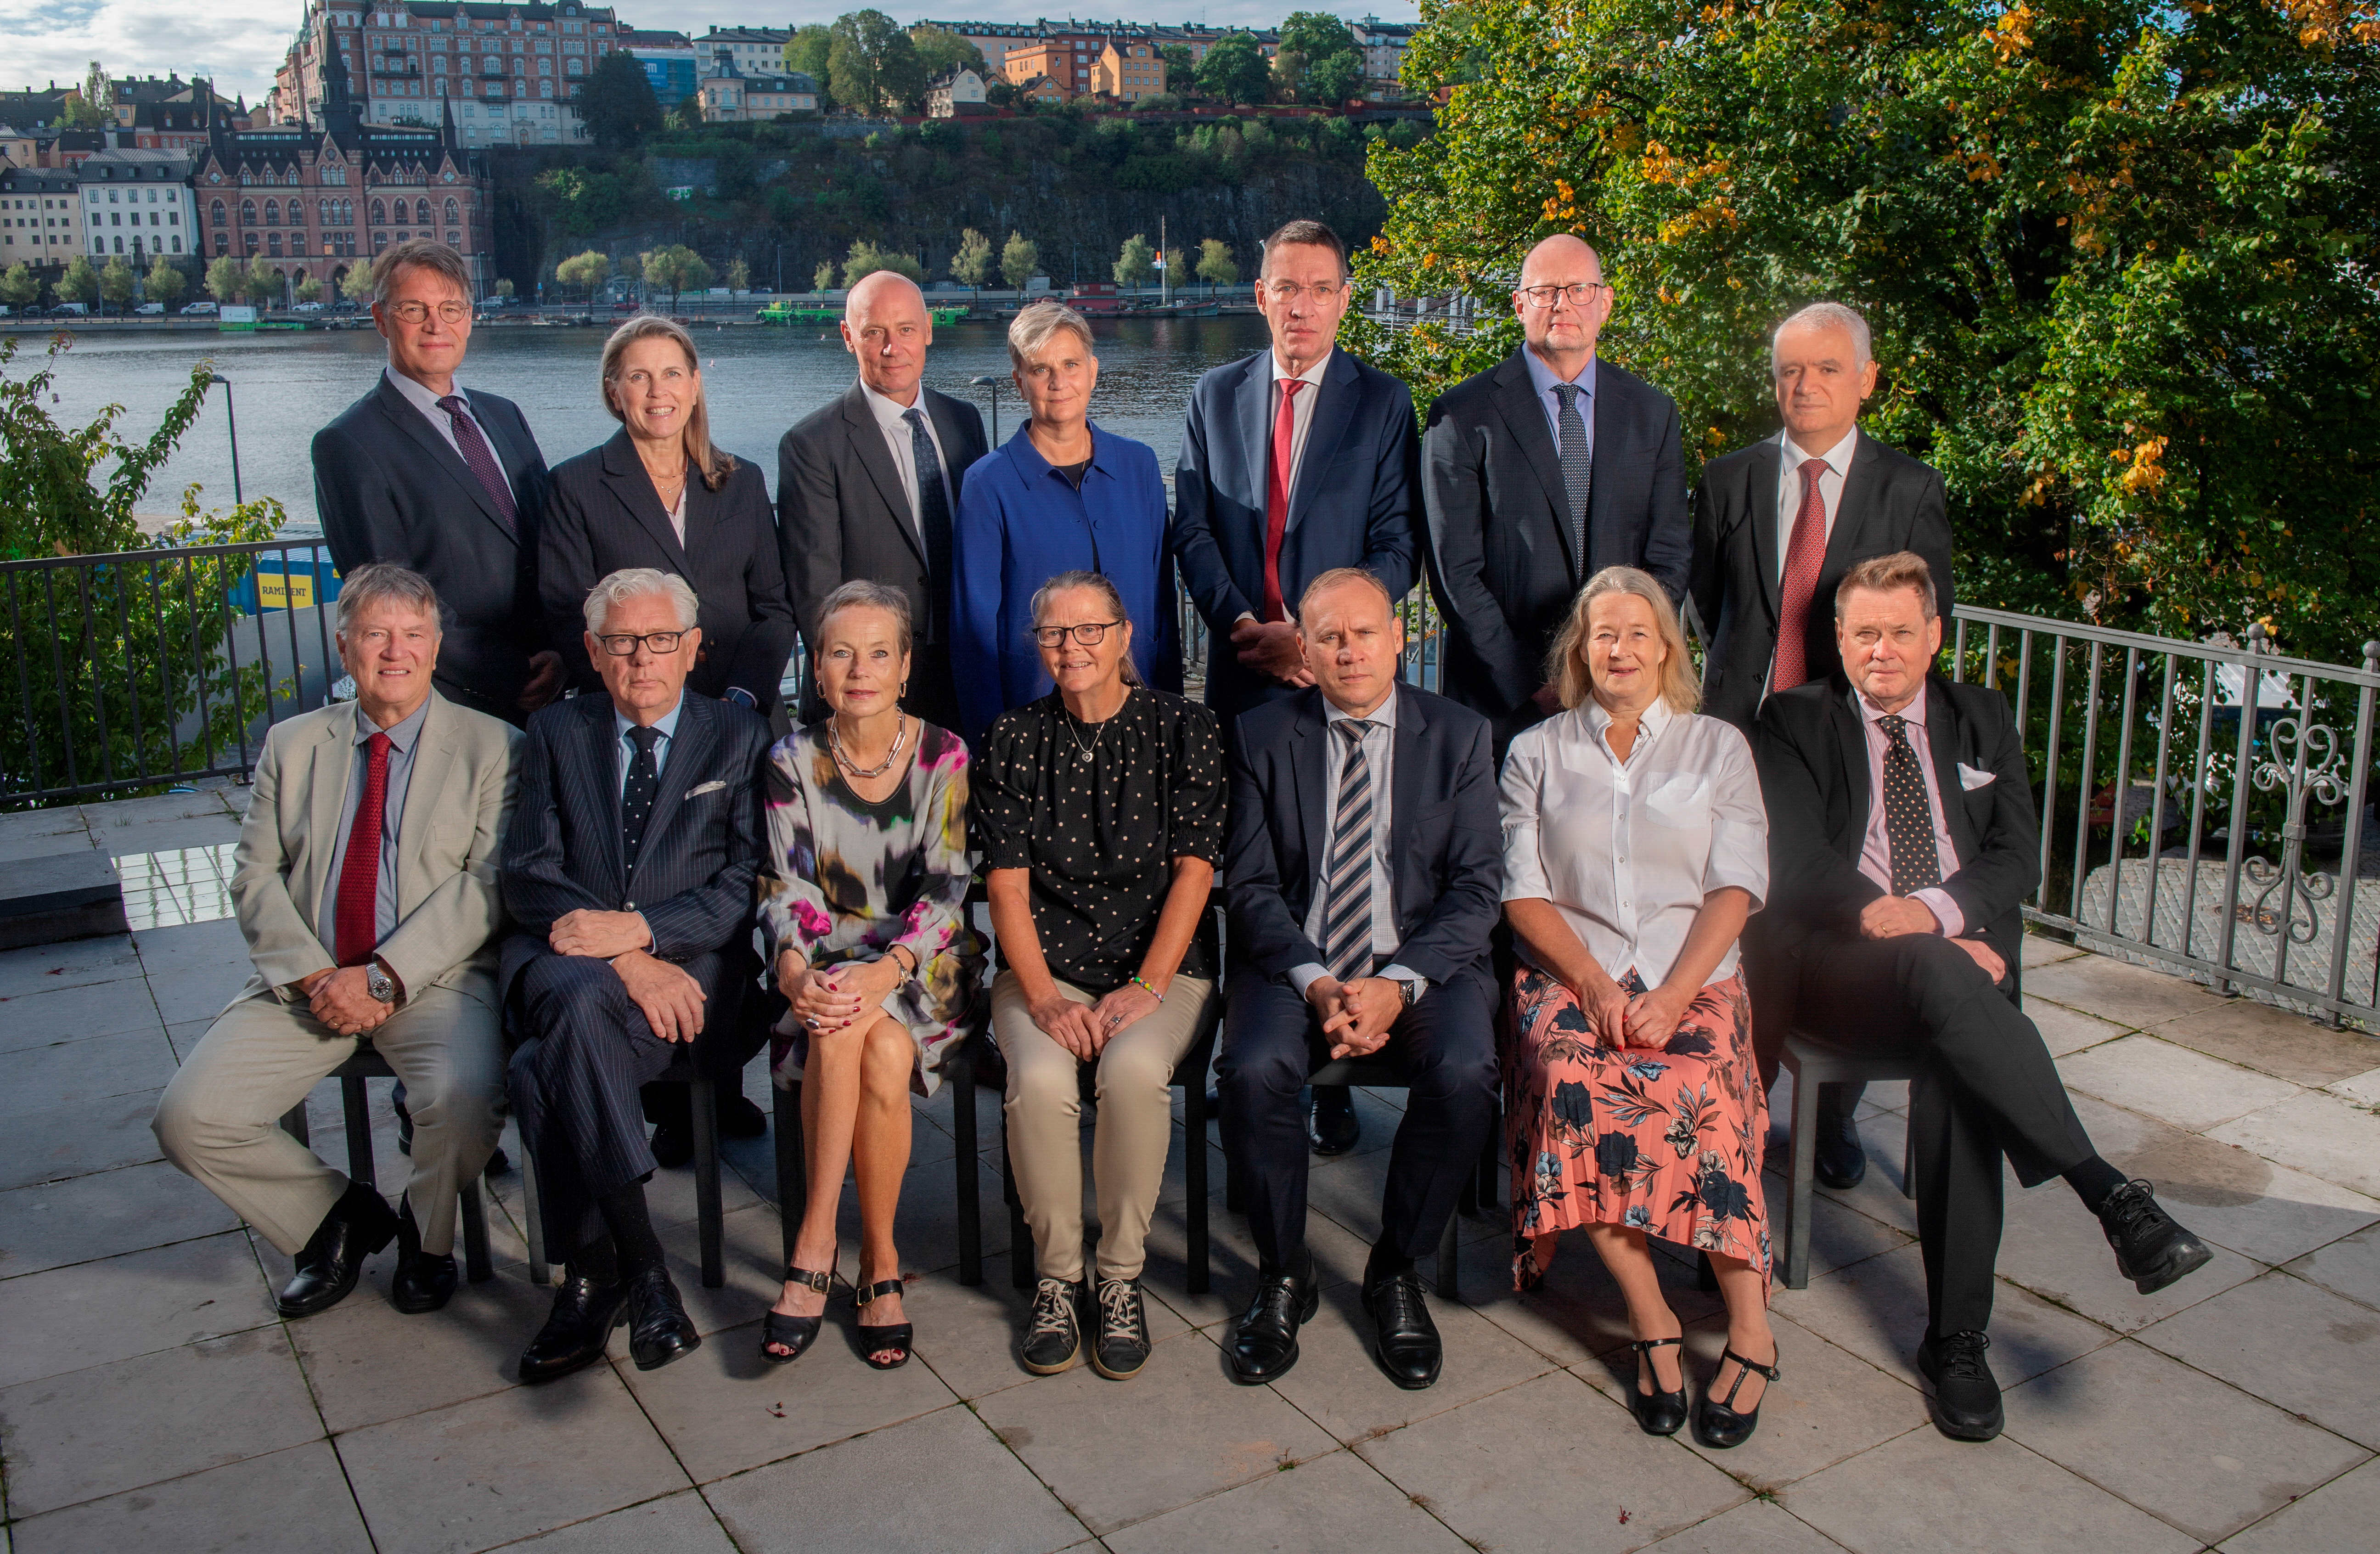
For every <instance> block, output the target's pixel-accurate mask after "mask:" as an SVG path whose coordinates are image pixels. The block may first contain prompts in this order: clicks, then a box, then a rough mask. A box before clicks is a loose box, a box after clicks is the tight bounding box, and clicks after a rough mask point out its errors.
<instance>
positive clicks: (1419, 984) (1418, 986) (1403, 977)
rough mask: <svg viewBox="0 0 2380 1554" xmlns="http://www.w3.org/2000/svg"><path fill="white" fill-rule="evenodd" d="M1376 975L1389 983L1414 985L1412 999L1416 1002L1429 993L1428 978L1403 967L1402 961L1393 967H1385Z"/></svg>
mask: <svg viewBox="0 0 2380 1554" xmlns="http://www.w3.org/2000/svg"><path fill="white" fill-rule="evenodd" d="M1378 975H1380V976H1382V977H1387V978H1388V979H1389V980H1390V981H1391V982H1411V983H1413V984H1414V985H1415V986H1414V998H1415V1001H1416V1002H1418V1001H1419V1000H1420V998H1421V995H1422V994H1424V993H1426V992H1427V991H1429V978H1428V977H1424V976H1423V975H1422V974H1421V973H1420V972H1418V971H1415V969H1414V968H1413V967H1411V966H1409V965H1405V964H1404V963H1403V961H1398V962H1396V963H1395V964H1394V965H1390V966H1387V967H1385V968H1384V969H1383V970H1381V971H1380V972H1379V974H1378Z"/></svg>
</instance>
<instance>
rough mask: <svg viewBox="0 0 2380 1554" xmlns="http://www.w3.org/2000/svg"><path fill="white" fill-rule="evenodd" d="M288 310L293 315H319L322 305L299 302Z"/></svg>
mask: <svg viewBox="0 0 2380 1554" xmlns="http://www.w3.org/2000/svg"><path fill="white" fill-rule="evenodd" d="M290 311H291V312H293V313H319V312H321V311H322V304H321V303H320V302H300V303H299V304H297V306H296V307H295V308H292V309H290Z"/></svg>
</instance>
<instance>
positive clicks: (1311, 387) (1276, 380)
mask: <svg viewBox="0 0 2380 1554" xmlns="http://www.w3.org/2000/svg"><path fill="white" fill-rule="evenodd" d="M1337 348H1338V347H1336V346H1333V347H1331V349H1332V350H1336V349H1337ZM1330 354H1331V353H1330V351H1324V352H1323V353H1322V358H1321V359H1320V360H1318V361H1317V362H1316V363H1315V364H1314V365H1313V366H1311V367H1309V368H1307V369H1306V370H1305V371H1303V372H1300V373H1297V374H1295V376H1296V378H1297V381H1298V382H1301V383H1304V384H1305V387H1304V388H1302V389H1299V390H1298V391H1297V398H1296V401H1295V402H1294V403H1293V404H1292V405H1291V406H1290V407H1289V493H1288V494H1289V496H1290V497H1291V498H1295V497H1296V495H1297V472H1298V471H1299V470H1300V469H1302V468H1304V467H1305V434H1306V433H1307V432H1309V431H1313V430H1314V399H1315V396H1316V395H1318V394H1320V393H1321V392H1322V374H1323V373H1324V372H1326V371H1328V370H1330ZM1265 362H1266V364H1267V365H1268V366H1269V367H1270V368H1271V369H1272V378H1271V380H1270V381H1271V383H1272V395H1271V397H1270V398H1269V400H1267V401H1266V405H1265V411H1266V413H1265V469H1266V471H1267V474H1266V480H1267V482H1268V484H1269V482H1270V480H1271V474H1270V471H1271V468H1272V429H1273V423H1274V422H1276V421H1278V420H1280V419H1281V393H1282V390H1281V382H1282V380H1283V379H1286V378H1288V377H1290V376H1291V374H1290V373H1287V372H1284V371H1282V370H1281V357H1280V356H1279V354H1278V353H1276V352H1273V351H1267V352H1265ZM1289 607H1290V608H1291V609H1292V610H1294V609H1296V608H1297V601H1295V600H1291V601H1289Z"/></svg>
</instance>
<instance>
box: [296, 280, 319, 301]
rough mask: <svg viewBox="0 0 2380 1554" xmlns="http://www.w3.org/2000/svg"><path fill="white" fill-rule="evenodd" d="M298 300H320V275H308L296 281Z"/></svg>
mask: <svg viewBox="0 0 2380 1554" xmlns="http://www.w3.org/2000/svg"><path fill="white" fill-rule="evenodd" d="M297 300H298V301H300V302H320V301H321V300H322V276H320V275H309V276H307V277H306V278H305V279H304V280H302V281H300V282H298V283H297Z"/></svg>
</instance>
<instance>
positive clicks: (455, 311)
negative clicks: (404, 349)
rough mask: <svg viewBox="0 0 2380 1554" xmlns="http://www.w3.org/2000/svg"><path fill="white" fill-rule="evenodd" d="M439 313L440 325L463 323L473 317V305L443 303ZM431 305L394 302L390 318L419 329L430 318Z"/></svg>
mask: <svg viewBox="0 0 2380 1554" xmlns="http://www.w3.org/2000/svg"><path fill="white" fill-rule="evenodd" d="M437 311H438V322H440V323H461V322H463V321H464V320H465V319H468V318H469V317H470V316H471V305H470V304H469V303H468V302H452V301H448V302H441V303H440V304H438V310H437ZM430 312H431V309H430V305H429V304H428V303H426V302H392V303H390V304H389V305H388V316H389V317H391V318H393V319H395V320H396V321H397V322H399V323H409V324H413V325H415V326H417V327H418V326H419V324H420V322H421V321H422V320H424V319H426V318H428V317H429V316H430Z"/></svg>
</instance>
